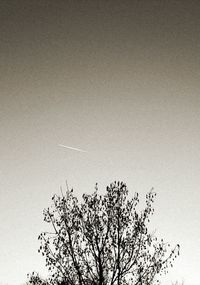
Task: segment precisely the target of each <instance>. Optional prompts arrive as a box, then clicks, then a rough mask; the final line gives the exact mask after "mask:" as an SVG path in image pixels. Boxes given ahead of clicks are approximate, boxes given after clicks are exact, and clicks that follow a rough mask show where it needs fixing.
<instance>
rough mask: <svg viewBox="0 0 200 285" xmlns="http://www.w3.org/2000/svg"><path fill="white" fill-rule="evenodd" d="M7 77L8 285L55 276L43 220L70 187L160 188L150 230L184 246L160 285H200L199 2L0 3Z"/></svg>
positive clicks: (4, 204)
mask: <svg viewBox="0 0 200 285" xmlns="http://www.w3.org/2000/svg"><path fill="white" fill-rule="evenodd" d="M0 72H1V76H0V136H1V140H0V158H1V159H0V213H1V224H0V282H2V284H7V283H8V284H9V285H21V284H23V282H25V280H26V274H27V273H28V272H32V271H33V270H36V271H39V272H41V273H42V274H43V276H45V274H46V271H45V260H44V259H43V258H42V257H41V256H40V255H39V254H38V253H37V249H38V247H39V242H38V241H37V236H38V234H39V233H40V232H41V231H42V230H44V229H45V227H46V226H45V224H44V222H43V217H42V211H43V208H45V207H48V206H50V204H51V196H52V194H53V193H59V187H60V185H63V186H64V185H65V180H66V179H67V181H68V184H69V185H70V186H73V187H74V192H75V194H77V196H78V197H81V195H82V194H83V193H84V192H87V193H91V192H92V191H93V190H94V185H95V183H96V182H99V187H100V191H102V192H103V190H104V188H105V186H106V185H107V184H109V183H110V182H112V181H113V180H123V181H125V182H126V183H127V185H128V187H129V190H130V194H131V195H132V194H133V193H134V192H135V191H138V192H139V193H140V194H141V198H143V199H144V197H145V194H146V192H147V191H148V190H149V189H150V188H151V187H152V186H153V187H154V188H155V191H156V192H157V193H158V196H157V200H156V202H155V216H154V217H153V219H152V228H156V230H157V233H158V235H159V236H161V237H163V238H164V239H165V240H166V241H168V242H170V243H171V244H172V245H175V244H176V243H180V245H181V255H180V258H179V259H177V260H176V261H175V263H174V268H173V269H172V270H171V271H170V273H169V274H168V275H167V276H166V277H163V283H162V284H164V285H166V284H171V282H172V281H176V280H179V281H182V280H185V284H186V285H199V265H200V249H199V245H200V211H199V205H200V175H199V170H200V163H199V161H200V95H199V90H200V2H199V0H197V1H195V0H190V1H184V0H174V1H172V0H167V1H166V0H154V1H151V0H148V1H145V0H137V1H134V0H132V1H124V0H123V1H121V0H120V1H118V0H115V1H103V0H102V1H96V0H91V1H75V0H73V1H64V0H63V1H62V0H60V1H59V0H56V1H47V0H43V1H42V0H38V1H31V0H24V1H22V0H13V1H9V0H2V1H0ZM58 144H66V145H69V146H72V147H75V148H81V149H84V150H86V151H87V152H85V153H81V152H76V151H73V150H69V149H65V148H62V147H59V146H58Z"/></svg>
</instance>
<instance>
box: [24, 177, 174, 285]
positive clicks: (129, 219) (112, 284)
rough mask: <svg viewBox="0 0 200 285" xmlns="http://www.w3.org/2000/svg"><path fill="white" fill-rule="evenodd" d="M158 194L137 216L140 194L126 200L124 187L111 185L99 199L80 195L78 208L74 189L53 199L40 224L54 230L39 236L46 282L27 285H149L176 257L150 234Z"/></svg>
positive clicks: (148, 198) (152, 194)
mask: <svg viewBox="0 0 200 285" xmlns="http://www.w3.org/2000/svg"><path fill="white" fill-rule="evenodd" d="M155 196H156V193H155V192H154V191H153V190H151V191H150V192H149V193H147V195H146V204H145V207H144V209H143V210H141V211H139V210H138V209H137V205H138V203H139V194H138V193H135V195H134V197H133V198H131V199H129V196H128V189H127V186H126V184H125V183H123V182H114V183H112V184H110V185H109V186H108V187H107V188H106V193H105V194H104V195H100V194H99V191H98V186H97V185H96V187H95V191H94V193H93V194H91V195H88V194H84V195H83V197H82V198H83V199H82V201H81V203H79V202H78V199H77V198H76V197H75V196H74V193H73V189H72V190H67V191H66V193H64V194H63V193H62V195H60V196H58V195H54V196H53V197H52V201H53V205H52V206H51V207H50V208H47V209H45V210H44V221H45V222H47V223H49V224H50V225H51V228H52V231H49V232H43V233H41V234H40V235H39V237H38V239H39V240H40V242H41V245H40V248H39V250H38V251H39V252H41V253H42V255H44V256H45V258H46V266H47V267H48V270H49V273H50V277H49V279H48V281H43V280H42V279H40V278H39V276H38V275H37V274H35V275H34V274H32V275H30V279H29V282H30V283H31V284H41V285H46V284H52V285H54V284H55V285H57V284H62V285H66V284H69V285H128V284H129V285H143V284H145V285H152V284H156V283H158V282H159V278H160V275H162V274H163V273H164V274H166V273H167V272H168V269H169V267H171V266H173V260H174V258H176V257H177V255H179V245H178V244H177V245H176V246H175V247H174V248H171V246H170V245H169V244H168V243H165V242H164V241H163V239H161V240H158V239H157V237H156V236H155V235H154V234H153V233H151V232H149V229H148V223H149V221H150V217H151V215H152V214H153V213H154V208H153V202H154V199H155Z"/></svg>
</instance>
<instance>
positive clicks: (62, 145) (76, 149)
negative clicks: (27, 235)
mask: <svg viewBox="0 0 200 285" xmlns="http://www.w3.org/2000/svg"><path fill="white" fill-rule="evenodd" d="M58 146H60V147H65V148H68V149H71V150H75V151H79V152H87V151H86V150H83V149H80V148H76V147H71V146H68V145H64V144H59V145H58Z"/></svg>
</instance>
